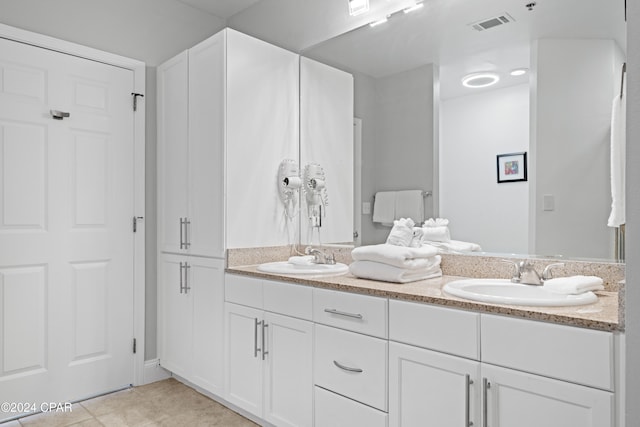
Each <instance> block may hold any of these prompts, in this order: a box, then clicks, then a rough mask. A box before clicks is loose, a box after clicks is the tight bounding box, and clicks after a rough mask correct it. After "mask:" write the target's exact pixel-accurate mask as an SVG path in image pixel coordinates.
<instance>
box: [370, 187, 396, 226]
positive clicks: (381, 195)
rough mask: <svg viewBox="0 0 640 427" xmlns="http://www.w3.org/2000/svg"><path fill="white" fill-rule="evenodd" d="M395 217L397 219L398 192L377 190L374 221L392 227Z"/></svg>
mask: <svg viewBox="0 0 640 427" xmlns="http://www.w3.org/2000/svg"><path fill="white" fill-rule="evenodd" d="M394 219H396V192H395V191H379V192H377V193H376V196H375V200H374V203H373V222H379V223H381V224H383V225H386V226H389V227H391V226H393V220H394Z"/></svg>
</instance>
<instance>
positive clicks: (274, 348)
mask: <svg viewBox="0 0 640 427" xmlns="http://www.w3.org/2000/svg"><path fill="white" fill-rule="evenodd" d="M264 322H265V327H266V329H267V331H268V333H267V335H266V337H267V339H266V340H265V349H264V350H265V352H266V354H265V357H264V359H265V363H266V365H265V366H264V369H265V371H264V387H265V391H264V398H265V402H264V419H265V420H267V421H269V422H270V423H272V424H274V425H277V426H283V427H285V426H289V427H296V426H297V427H311V426H312V425H313V378H312V373H313V367H312V364H311V360H312V358H313V323H311V322H308V321H306V320H300V319H294V318H293V317H288V316H281V315H278V314H274V313H265V314H264Z"/></svg>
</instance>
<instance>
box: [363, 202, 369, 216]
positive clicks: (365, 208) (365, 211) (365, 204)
mask: <svg viewBox="0 0 640 427" xmlns="http://www.w3.org/2000/svg"><path fill="white" fill-rule="evenodd" d="M362 215H371V202H362Z"/></svg>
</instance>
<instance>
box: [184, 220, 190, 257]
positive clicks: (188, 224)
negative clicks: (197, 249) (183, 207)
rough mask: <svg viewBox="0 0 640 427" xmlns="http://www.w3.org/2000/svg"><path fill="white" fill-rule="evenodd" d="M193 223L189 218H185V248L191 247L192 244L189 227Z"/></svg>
mask: <svg viewBox="0 0 640 427" xmlns="http://www.w3.org/2000/svg"><path fill="white" fill-rule="evenodd" d="M190 225H191V221H189V218H186V217H185V219H184V248H185V249H189V247H190V246H191V239H190V238H189V234H190V233H189V228H191V227H190Z"/></svg>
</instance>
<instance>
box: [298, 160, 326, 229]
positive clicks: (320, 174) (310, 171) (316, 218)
mask: <svg viewBox="0 0 640 427" xmlns="http://www.w3.org/2000/svg"><path fill="white" fill-rule="evenodd" d="M302 181H303V187H302V188H303V190H304V194H305V199H306V202H307V214H308V217H309V226H310V227H322V217H323V216H325V215H326V207H327V205H328V204H329V198H328V195H327V188H326V184H325V182H326V181H325V175H324V169H322V166H320V165H319V164H317V163H309V164H307V165H306V166H305V167H304V174H303V178H302Z"/></svg>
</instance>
